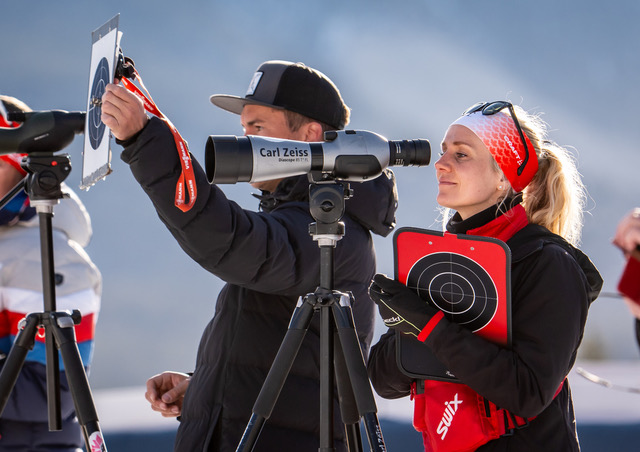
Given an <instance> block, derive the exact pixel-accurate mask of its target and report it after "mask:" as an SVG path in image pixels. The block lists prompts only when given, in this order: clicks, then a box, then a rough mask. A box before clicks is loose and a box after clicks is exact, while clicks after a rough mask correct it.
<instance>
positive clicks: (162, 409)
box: [144, 372, 190, 417]
mask: <svg viewBox="0 0 640 452" xmlns="http://www.w3.org/2000/svg"><path fill="white" fill-rule="evenodd" d="M189 379H190V377H189V375H187V374H183V373H180V372H163V373H161V374H158V375H155V376H153V377H151V378H149V379H148V380H147V392H146V393H145V394H144V396H145V398H146V399H147V401H148V402H149V403H150V404H151V409H152V410H153V411H157V412H159V413H160V414H162V415H163V416H164V417H177V416H180V413H182V400H183V399H184V393H185V392H186V391H187V386H189Z"/></svg>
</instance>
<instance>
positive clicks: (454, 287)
mask: <svg viewBox="0 0 640 452" xmlns="http://www.w3.org/2000/svg"><path fill="white" fill-rule="evenodd" d="M407 287H410V288H413V289H415V290H416V291H417V293H418V295H419V296H420V298H422V299H423V300H425V301H426V302H427V303H429V304H430V305H432V306H434V307H436V308H438V309H439V310H441V311H442V312H444V314H445V316H446V317H447V318H448V319H449V320H451V321H452V322H455V323H458V324H460V325H464V326H466V327H467V328H469V329H470V330H471V331H474V332H475V331H478V330H480V329H482V328H484V327H486V326H487V325H488V324H489V323H490V322H491V320H492V319H493V317H494V315H495V314H496V310H497V308H498V296H497V295H498V294H497V291H496V286H495V284H494V282H493V280H492V279H491V277H490V276H489V274H488V273H487V272H486V270H484V269H483V268H482V267H481V266H480V265H478V263H477V262H475V261H473V260H471V259H469V258H468V257H465V256H461V255H460V254H455V253H433V254H430V255H428V256H425V257H423V258H422V259H420V260H418V261H417V262H416V263H415V264H414V265H413V267H412V268H411V270H410V271H409V276H408V278H407Z"/></svg>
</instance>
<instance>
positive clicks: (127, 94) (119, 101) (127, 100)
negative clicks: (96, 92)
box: [100, 83, 149, 140]
mask: <svg viewBox="0 0 640 452" xmlns="http://www.w3.org/2000/svg"><path fill="white" fill-rule="evenodd" d="M100 118H101V119H102V122H104V124H105V125H106V126H107V127H109V128H110V129H111V132H113V135H114V136H115V137H116V138H117V139H119V140H127V139H129V138H131V137H132V136H134V135H135V134H136V133H138V132H140V131H141V130H142V128H143V127H144V126H145V125H146V124H147V121H149V117H148V116H147V114H146V112H145V110H144V104H143V103H142V100H141V99H140V98H138V96H136V95H135V94H133V93H132V92H131V91H129V90H127V89H126V88H124V87H122V86H119V85H115V84H113V83H110V84H109V85H107V86H106V87H105V91H104V94H103V95H102V116H101V117H100Z"/></svg>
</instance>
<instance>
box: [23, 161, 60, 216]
mask: <svg viewBox="0 0 640 452" xmlns="http://www.w3.org/2000/svg"><path fill="white" fill-rule="evenodd" d="M22 167H23V168H24V169H26V170H27V172H28V173H29V174H27V176H26V177H25V179H26V180H25V191H26V192H27V195H29V199H30V201H31V204H32V205H34V206H35V207H37V206H38V203H39V202H40V201H45V200H58V199H61V198H63V197H64V194H63V193H62V190H61V188H60V184H61V183H62V182H63V181H64V180H65V179H66V178H67V176H68V175H69V173H70V172H71V160H70V159H69V155H68V154H61V155H53V154H47V153H42V154H30V155H28V156H27V157H26V158H25V159H24V160H23V161H22Z"/></svg>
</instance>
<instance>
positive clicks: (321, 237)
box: [309, 172, 353, 246]
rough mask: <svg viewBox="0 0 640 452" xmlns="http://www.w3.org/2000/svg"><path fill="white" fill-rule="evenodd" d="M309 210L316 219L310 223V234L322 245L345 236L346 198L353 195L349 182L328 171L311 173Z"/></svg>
mask: <svg viewBox="0 0 640 452" xmlns="http://www.w3.org/2000/svg"><path fill="white" fill-rule="evenodd" d="M309 182H310V183H311V184H310V185H309V211H310V212H311V216H312V217H313V218H314V219H315V220H316V222H315V223H311V224H310V225H309V234H311V235H312V236H313V237H314V240H318V242H319V243H318V244H319V246H322V245H323V244H324V242H325V241H326V240H328V241H330V242H333V245H335V242H336V241H338V240H340V239H341V238H342V237H343V236H344V223H343V222H341V221H340V220H341V219H342V216H343V215H344V211H345V200H347V199H349V198H351V197H352V196H353V190H352V189H351V188H350V186H349V183H348V182H345V181H340V180H338V179H336V178H335V177H333V176H331V175H330V174H328V173H317V172H311V173H309Z"/></svg>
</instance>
